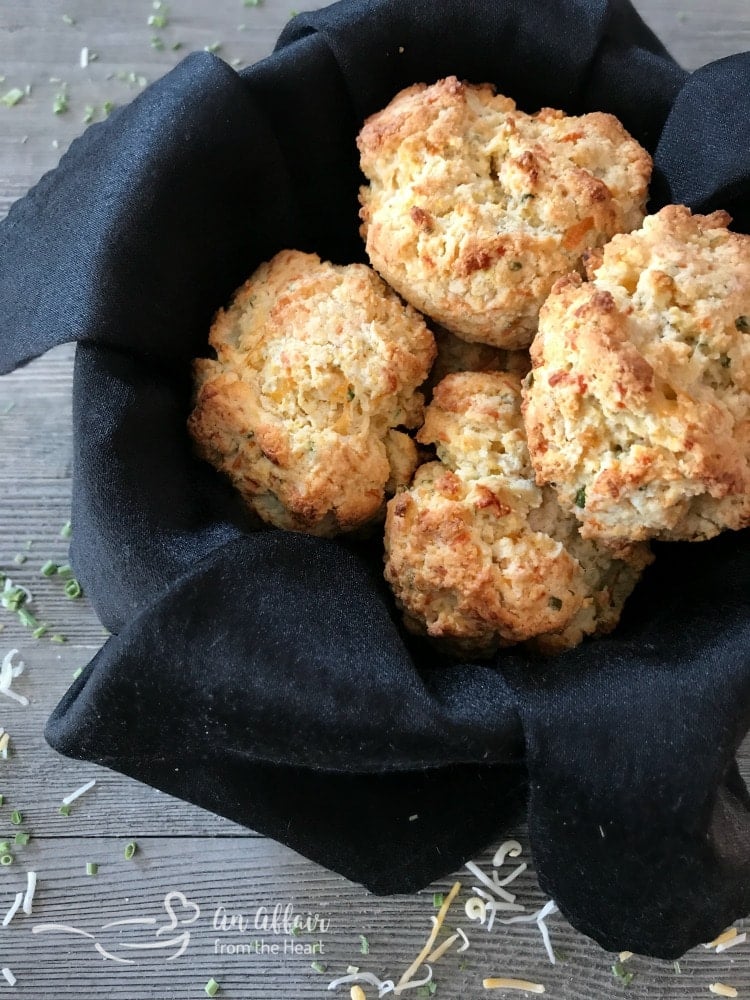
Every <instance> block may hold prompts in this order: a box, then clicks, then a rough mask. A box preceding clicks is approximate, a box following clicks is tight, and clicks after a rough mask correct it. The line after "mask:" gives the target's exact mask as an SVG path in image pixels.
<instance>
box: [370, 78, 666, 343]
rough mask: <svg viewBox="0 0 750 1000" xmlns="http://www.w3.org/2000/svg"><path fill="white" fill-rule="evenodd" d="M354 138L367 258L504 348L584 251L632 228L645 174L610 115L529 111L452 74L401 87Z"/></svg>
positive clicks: (424, 301) (415, 298)
mask: <svg viewBox="0 0 750 1000" xmlns="http://www.w3.org/2000/svg"><path fill="white" fill-rule="evenodd" d="M358 146H359V151H360V156H361V166H362V171H363V172H364V174H365V176H366V177H367V179H368V181H369V182H370V183H369V184H368V185H367V186H365V187H362V189H361V191H360V200H361V203H362V209H361V212H360V216H361V218H362V229H361V231H362V235H363V237H364V239H365V242H366V247H367V253H368V255H369V257H370V261H371V263H372V264H373V266H374V267H375V268H376V269H377V270H378V271H379V272H380V274H381V275H382V276H383V277H384V278H385V280H386V281H388V282H389V284H391V285H392V286H393V288H395V289H396V291H398V292H399V293H400V294H401V295H403V297H404V298H405V299H406V300H407V301H408V302H411V303H412V305H414V306H416V307H417V308H418V309H421V310H422V311H423V312H424V313H426V314H427V315H428V316H430V317H431V318H433V319H434V320H436V321H437V322H439V323H441V324H442V325H443V326H445V327H446V328H447V329H448V330H450V331H452V332H453V333H455V334H457V335H458V336H460V337H463V338H464V339H465V340H469V341H479V342H482V343H487V344H493V345H494V346H496V347H504V348H511V349H513V348H521V347H525V346H527V345H528V344H529V343H530V342H531V339H532V337H533V335H534V333H535V331H536V326H537V319H538V314H539V308H540V306H541V304H542V302H543V301H544V299H545V297H546V295H547V294H548V292H549V290H550V288H551V287H552V285H553V283H554V281H555V280H556V279H557V278H559V277H560V276H561V275H564V274H566V273H568V272H569V271H571V270H574V269H575V268H576V267H578V266H579V265H580V261H581V255H582V254H583V253H584V252H585V251H586V250H589V249H591V248H592V247H597V246H601V245H603V244H604V243H606V242H607V240H609V239H610V237H612V236H613V235H614V234H615V233H619V232H628V231H630V230H631V229H634V228H636V227H638V226H639V225H640V223H641V220H642V219H643V213H644V207H645V202H646V195H647V187H648V182H649V179H650V174H651V158H650V157H649V155H648V153H647V152H646V151H645V150H644V149H643V148H642V147H641V146H640V145H639V144H638V143H637V142H636V141H635V140H634V139H633V138H632V137H631V136H630V135H629V134H628V133H627V132H626V131H625V129H624V128H623V127H622V125H621V124H620V122H619V121H618V120H617V119H616V118H614V117H613V116H612V115H608V114H602V113H599V112H596V113H593V114H587V115H583V116H581V117H577V118H574V117H568V116H566V115H564V114H563V113H562V112H561V111H554V110H552V109H549V108H544V109H542V110H541V111H539V112H538V113H537V114H534V115H527V114H525V113H524V112H522V111H519V110H517V108H516V106H515V103H514V102H513V101H512V100H510V99H509V98H507V97H503V96H501V95H499V94H495V92H494V88H493V87H492V86H491V85H489V84H482V85H480V86H474V85H471V84H467V83H462V82H460V81H459V80H457V79H456V78H455V77H448V78H447V79H444V80H440V81H438V82H437V83H435V84H433V85H432V86H426V85H424V84H417V85H415V86H412V87H409V88H407V89H406V90H403V91H401V93H399V94H397V95H396V97H395V98H394V99H393V100H392V101H391V103H390V104H389V105H388V106H387V107H386V108H385V109H383V110H382V111H380V112H378V113H377V114H374V115H372V116H371V117H370V118H368V119H367V121H366V122H365V124H364V127H363V128H362V130H361V132H360V135H359V137H358Z"/></svg>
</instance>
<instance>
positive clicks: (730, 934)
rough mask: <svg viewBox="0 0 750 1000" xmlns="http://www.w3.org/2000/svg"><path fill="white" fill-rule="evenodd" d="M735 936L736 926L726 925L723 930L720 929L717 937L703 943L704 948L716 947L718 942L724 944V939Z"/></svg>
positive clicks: (727, 939)
mask: <svg viewBox="0 0 750 1000" xmlns="http://www.w3.org/2000/svg"><path fill="white" fill-rule="evenodd" d="M735 937H737V928H736V927H727V929H726V930H725V931H722V933H721V934H719V936H718V937H715V938H714V939H713V941H709V942H708V944H704V945H703V947H704V948H718V947H719V945H720V944H724V942H725V941H731V940H732V938H735Z"/></svg>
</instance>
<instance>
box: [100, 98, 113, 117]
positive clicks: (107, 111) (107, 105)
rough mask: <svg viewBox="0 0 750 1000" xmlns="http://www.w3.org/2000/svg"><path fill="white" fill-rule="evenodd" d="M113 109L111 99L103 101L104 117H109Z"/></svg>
mask: <svg viewBox="0 0 750 1000" xmlns="http://www.w3.org/2000/svg"><path fill="white" fill-rule="evenodd" d="M114 110H115V106H114V104H113V103H112V101H105V102H104V104H102V111H103V112H104V117H105V118H109V116H110V115H111V114H112V112H113V111H114Z"/></svg>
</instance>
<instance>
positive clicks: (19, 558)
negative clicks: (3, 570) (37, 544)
mask: <svg viewBox="0 0 750 1000" xmlns="http://www.w3.org/2000/svg"><path fill="white" fill-rule="evenodd" d="M27 559H28V556H25V555H24V554H23V552H16V554H15V555H14V556H13V562H14V563H15V564H16V566H23V564H24V563H25V562H26V560H27Z"/></svg>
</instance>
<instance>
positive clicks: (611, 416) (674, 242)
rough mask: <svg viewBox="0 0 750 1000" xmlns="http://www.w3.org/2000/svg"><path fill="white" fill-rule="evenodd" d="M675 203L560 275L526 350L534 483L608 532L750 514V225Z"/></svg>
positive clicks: (720, 521) (680, 527)
mask: <svg viewBox="0 0 750 1000" xmlns="http://www.w3.org/2000/svg"><path fill="white" fill-rule="evenodd" d="M730 221H731V220H730V218H729V216H728V215H727V214H726V213H725V212H714V213H713V214H712V215H707V216H702V215H692V214H691V213H690V211H689V209H687V208H685V207H683V206H678V205H669V206H667V207H666V208H663V209H662V210H661V211H660V212H659V213H658V214H656V215H653V216H649V217H648V218H646V219H645V220H644V223H643V228H642V229H640V230H639V231H637V232H634V233H631V234H630V235H621V236H616V237H615V238H614V239H613V240H612V242H611V243H609V244H608V246H606V247H605V248H604V249H603V250H602V251H599V252H597V253H595V254H592V255H591V259H590V260H589V261H588V263H587V269H588V273H589V278H590V280H589V281H582V280H581V278H580V277H579V276H578V275H571V276H569V277H567V278H564V279H562V280H561V281H559V282H558V283H557V284H556V285H555V287H554V289H553V291H552V294H551V295H550V297H549V299H548V300H547V302H546V304H545V306H544V308H543V309H542V313H541V318H540V325H539V333H538V335H537V337H536V339H535V340H534V343H533V345H532V348H531V356H532V364H533V370H532V373H531V375H530V376H529V377H528V380H527V384H526V389H525V407H524V409H525V421H526V427H527V431H528V436H529V447H530V451H531V458H532V462H533V464H534V467H535V469H536V473H537V481H538V482H539V483H540V484H541V483H551V484H554V486H555V488H556V490H557V494H558V498H559V500H560V503H561V504H562V505H563V506H564V507H565V508H566V509H567V510H570V511H573V512H574V513H575V514H576V516H577V517H578V518H579V520H580V521H581V532H582V534H583V535H585V536H587V537H589V538H598V539H603V540H615V541H617V540H638V539H646V538H658V539H664V540H670V539H683V540H700V539H706V538H711V537H712V536H714V535H716V534H718V532H720V531H721V530H723V529H725V528H742V527H745V526H747V525H749V524H750V237H748V236H743V235H739V234H737V233H732V232H730V231H729V230H728V229H727V225H728V223H729V222H730Z"/></svg>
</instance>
